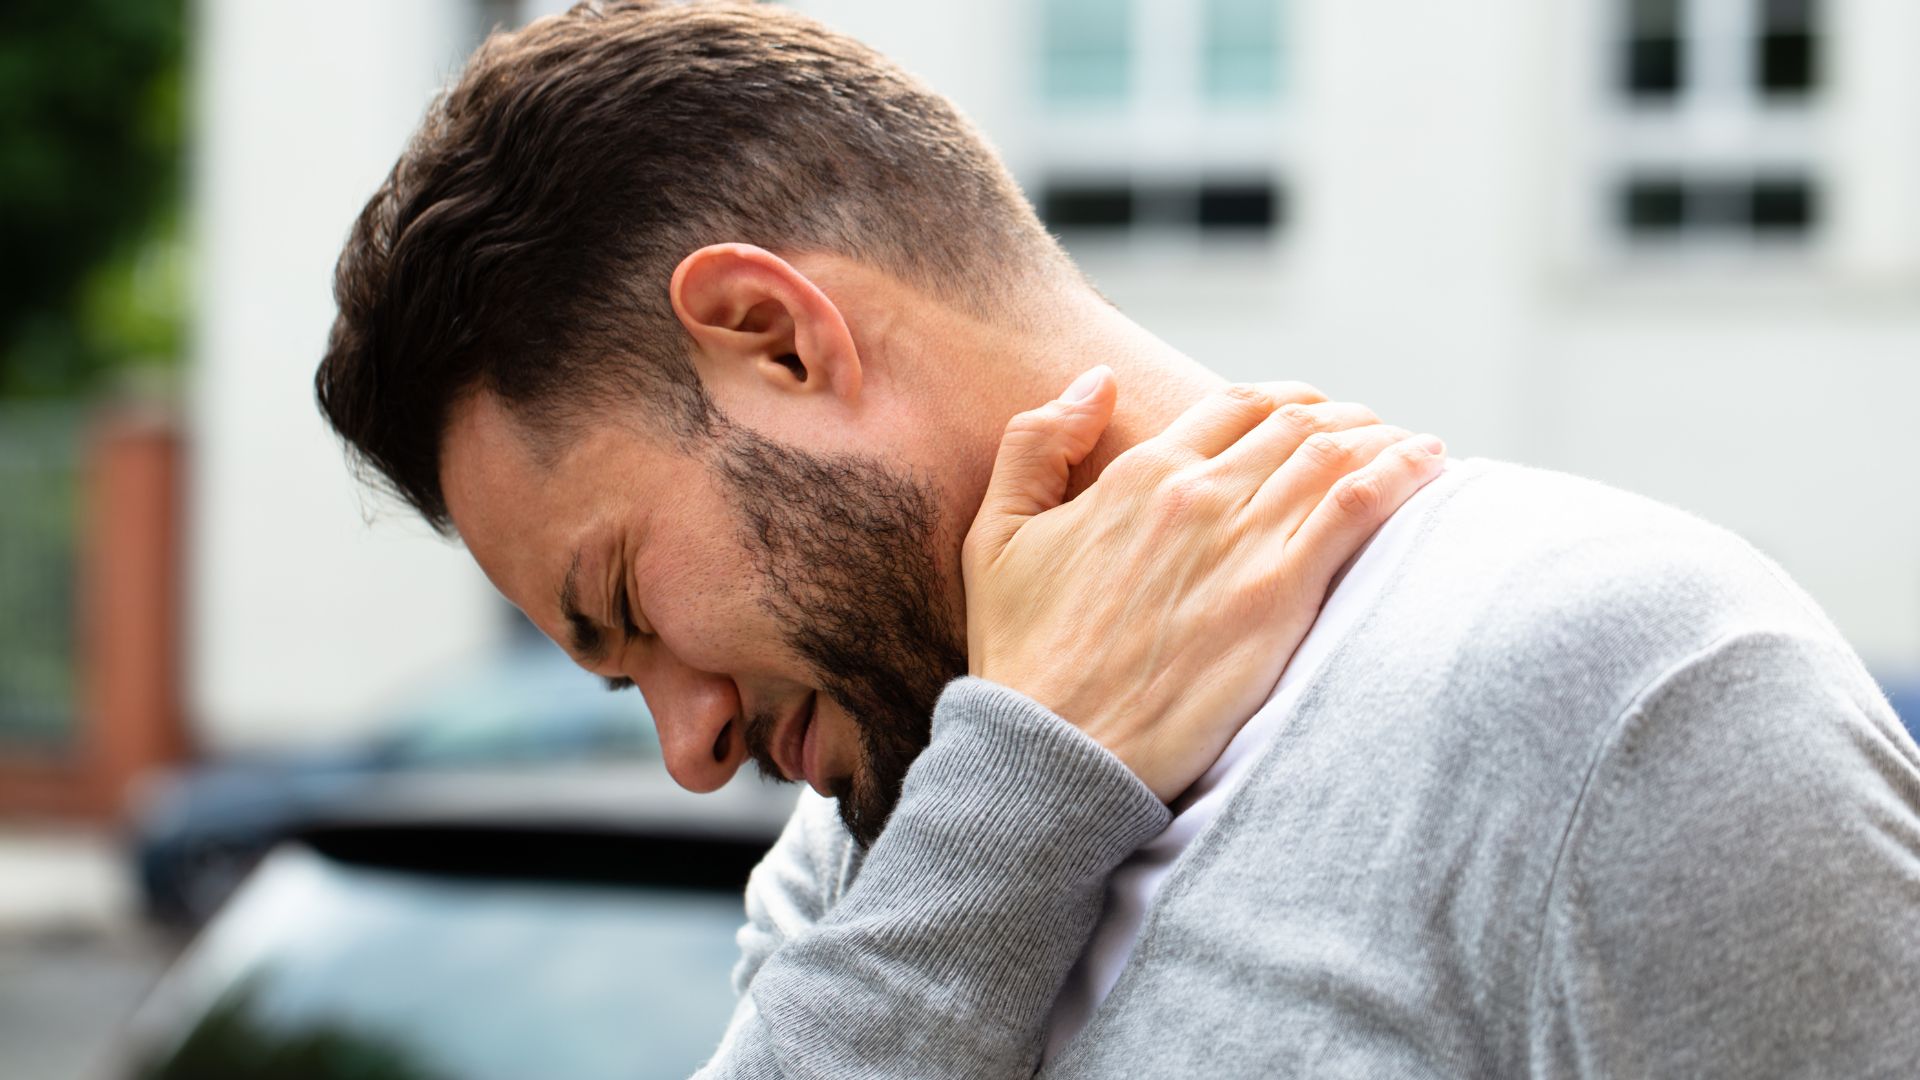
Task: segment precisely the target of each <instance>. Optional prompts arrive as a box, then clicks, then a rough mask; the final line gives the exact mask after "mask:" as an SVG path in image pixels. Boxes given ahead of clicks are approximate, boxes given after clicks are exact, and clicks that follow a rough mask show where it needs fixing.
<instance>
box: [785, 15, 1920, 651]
mask: <svg viewBox="0 0 1920 1080" xmlns="http://www.w3.org/2000/svg"><path fill="white" fill-rule="evenodd" d="M1141 2H1143V3H1146V2H1147V0H1141ZM1597 2H1599V0H1557V2H1556V3H1554V4H1541V3H1538V0H1475V2H1473V3H1470V4H1465V5H1462V4H1408V3H1400V2H1389V0H1290V3H1289V7H1290V9H1291V11H1290V16H1289V20H1288V27H1287V33H1286V35H1285V37H1286V40H1287V41H1288V42H1289V44H1290V46H1291V47H1292V49H1293V52H1292V53H1291V54H1290V55H1289V56H1287V57H1286V59H1285V62H1284V66H1285V68H1286V69H1287V71H1288V73H1289V74H1288V80H1287V82H1288V94H1287V97H1286V99H1285V100H1284V101H1283V103H1282V108H1283V110H1284V112H1285V114H1286V115H1285V123H1286V124H1287V125H1288V128H1289V131H1288V136H1289V142H1290V143H1291V145H1292V147H1293V149H1292V152H1291V153H1290V154H1288V155H1287V158H1286V160H1285V162H1284V164H1285V165H1286V166H1287V171H1286V173H1285V174H1284V175H1285V176H1286V178H1287V179H1288V181H1289V183H1290V185H1291V187H1292V195H1293V204H1294V207H1293V213H1292V215H1291V216H1292V222H1291V224H1290V225H1289V226H1288V227H1287V229H1286V230H1285V231H1284V235H1283V236H1282V238H1281V240H1280V242H1279V244H1278V245H1277V250H1272V251H1261V250H1248V249H1246V248H1244V247H1241V248H1233V249H1203V248H1201V247H1200V246H1198V245H1197V244H1196V243H1192V242H1188V243H1180V242H1177V241H1172V240H1167V239H1164V238H1163V239H1160V240H1156V241H1150V242H1147V243H1141V242H1138V241H1127V242H1104V243H1103V242H1083V243H1081V244H1080V245H1079V246H1078V247H1077V248H1076V251H1075V253H1076V256H1077V257H1078V258H1079V260H1080V262H1081V264H1082V265H1083V266H1084V267H1086V268H1087V269H1088V270H1089V272H1090V273H1091V274H1092V276H1093V277H1094V278H1095V279H1096V280H1097V281H1098V282H1099V283H1100V285H1101V286H1102V288H1103V290H1104V291H1106V292H1107V293H1108V294H1109V295H1110V296H1112V297H1113V298H1114V299H1115V300H1116V301H1117V302H1119V303H1120V304H1121V306H1122V307H1124V308H1125V309H1126V310H1127V311H1128V312H1129V313H1130V314H1132V315H1133V316H1134V317H1135V318H1136V319H1137V320H1138V321H1140V322H1141V323H1143V324H1144V325H1146V326H1148V327H1149V328H1151V329H1153V330H1155V331H1156V332H1157V333H1159V334H1160V335H1161V336H1162V337H1164V338H1166V339H1167V340H1169V341H1170V342H1172V343H1174V344H1175V345H1177V346H1180V347H1182V348H1184V349H1185V350H1186V351H1188V352H1189V353H1191V354H1192V355H1194V356H1196V357H1197V358H1199V359H1201V360H1203V361H1205V362H1206V363H1208V364H1209V365H1211V366H1213V367H1214V368H1215V369H1216V370H1218V371H1220V372H1222V373H1223V374H1225V375H1228V376H1229V377H1232V378H1276V377H1287V378H1305V379H1308V380H1310V381H1312V382H1314V383H1316V384H1318V385H1319V386H1320V387H1321V388H1323V389H1325V390H1327V391H1328V392H1329V393H1332V394H1335V395H1337V396H1341V397H1349V398H1355V399H1358V400H1363V401H1366V402H1367V403H1369V404H1370V405H1372V406H1374V407H1375V408H1376V409H1377V410H1379V411H1380V412H1381V413H1382V414H1384V415H1386V416H1388V417H1389V418H1391V419H1393V420H1395V421H1396V422H1399V423H1402V424H1406V425H1408V426H1412V427H1417V428H1420V429H1426V430H1433V431H1437V432H1439V433H1441V434H1442V435H1444V436H1446V437H1447V439H1448V441H1449V442H1450V443H1451V444H1452V446H1453V447H1454V449H1455V450H1456V451H1457V452H1460V453H1466V454H1477V455H1486V456H1495V457H1503V458H1510V459H1515V460H1520V461H1525V462H1528V463H1532V464H1538V465H1543V466H1548V467H1553V468H1561V469H1566V470H1570V471H1574V472H1579V473H1583V474H1586V475H1589V476H1594V477H1597V478H1599V479H1602V480H1605V481H1608V482H1611V483H1614V484H1618V485H1620V486H1623V487H1626V488H1629V489H1631V490H1634V491H1638V492H1641V493H1644V494H1647V495H1650V496H1653V497H1655V498H1658V499H1661V500H1663V501H1666V502H1669V503H1672V504H1674V505H1678V506H1681V507H1683V508H1686V509H1688V510H1691V511H1693V512H1695V513H1698V514H1701V515H1703V516H1705V517H1707V518H1709V519H1710V520H1713V521H1716V522H1719V523H1721V524H1723V525H1726V526H1728V527H1730V528H1733V529H1734V530H1736V531H1738V532H1740V533H1742V534H1743V535H1746V536H1747V537H1748V538H1750V539H1752V540H1753V541H1754V542H1756V543H1757V544H1758V545H1760V546H1761V547H1762V548H1763V549H1764V550H1766V551H1767V552H1768V553H1769V554H1770V555H1772V556H1773V557H1775V558H1776V559H1778V560H1780V561H1781V562H1782V563H1783V564H1784V565H1785V566H1786V568H1787V569H1788V571H1789V572H1790V573H1792V574H1793V575H1794V577H1795V578H1796V579H1798V580H1799V581H1800V582H1801V583H1802V584H1803V585H1805V586H1806V587H1807V588H1808V589H1809V590H1810V591H1811V592H1812V593H1813V594H1814V596H1815V598H1816V599H1817V600H1819V601H1820V603H1821V604H1822V605H1823V606H1824V607H1825V608H1826V609H1827V610H1828V612H1829V613H1830V614H1831V615H1832V616H1833V617H1834V619H1835V621H1836V622H1837V623H1838V624H1839V625H1840V627H1841V629H1842V631H1843V632H1845V633H1846V634H1847V635H1848V636H1849V638H1850V639H1851V640H1852V641H1853V642H1854V644H1855V646H1856V647H1857V648H1858V649H1859V650H1860V651H1861V652H1862V653H1863V654H1864V655H1865V656H1866V658H1867V659H1868V661H1869V663H1871V664H1873V665H1875V666H1876V667H1877V668H1878V669H1879V670H1881V671H1883V672H1885V673H1886V674H1888V675H1899V676H1909V677H1910V676H1913V675H1916V674H1920V470H1916V469H1915V468H1914V467H1913V466H1912V465H1910V464H1908V463H1909V462H1910V461H1912V460H1913V454H1914V450H1913V447H1914V445H1915V439H1916V436H1920V123H1915V122H1914V117H1916V116H1920V65H1915V64H1913V63H1912V62H1911V59H1912V45H1913V43H1914V42H1916V41H1920V5H1916V4H1912V3H1910V2H1908V0H1836V2H1835V3H1833V4H1832V5H1830V7H1831V9H1832V11H1833V15H1834V18H1833V27H1834V30H1835V34H1836V36H1835V39H1834V40H1833V42H1832V52H1831V54H1830V60H1831V65H1832V66H1831V69H1830V70H1832V71H1833V72H1834V73H1836V74H1837V76H1838V82H1837V84H1836V85H1834V86H1833V87H1832V88H1831V90H1830V92H1829V95H1828V99H1827V105H1826V110H1827V118H1826V122H1825V126H1824V128H1823V130H1824V131H1825V132H1826V133H1827V135H1826V141H1825V142H1824V144H1823V145H1822V146H1821V147H1820V151H1821V153H1822V155H1823V160H1824V162H1825V166H1826V178H1827V180H1828V182H1829V185H1830V187H1829V191H1830V194H1829V198H1830V201H1831V205H1832V206H1833V208H1834V213H1835V216H1834V220H1833V222H1832V226H1831V229H1830V231H1829V234H1828V238H1827V240H1826V242H1825V243H1824V244H1823V245H1822V246H1821V247H1820V248H1819V250H1818V251H1817V252H1816V254H1815V255H1814V257H1813V258H1812V259H1811V264H1810V265H1808V266H1804V267H1801V268H1800V269H1798V270H1789V271H1788V272H1786V273H1784V274H1782V273H1780V272H1779V268H1778V267H1777V266H1776V267H1773V268H1771V269H1769V268H1764V267H1762V266H1761V265H1759V264H1758V263H1755V264H1753V265H1747V264H1746V263H1743V262H1742V261H1741V260H1740V259H1738V258H1734V259H1730V260H1724V261H1722V262H1720V263H1717V264H1713V265H1710V266H1708V267H1706V268H1704V269H1698V270H1696V271H1694V272H1687V271H1684V270H1682V271H1661V272H1658V273H1655V272H1651V271H1650V270H1649V269H1648V268H1645V267H1641V266H1638V265H1635V264H1633V263H1631V262H1628V263H1625V264H1622V263H1619V262H1616V261H1611V260H1608V259H1605V258H1603V257H1602V256H1603V254H1604V253H1602V252H1589V251H1582V250H1580V249H1579V248H1578V247H1577V246H1576V247H1574V248H1573V249H1572V250H1569V246H1568V244H1567V242H1566V241H1567V238H1568V237H1570V236H1573V237H1577V236H1579V235H1580V234H1581V233H1582V229H1581V228H1578V227H1574V226H1575V225H1576V223H1575V222H1573V221H1572V220H1570V218H1569V215H1572V214H1577V213H1585V212H1590V206H1589V205H1587V204H1585V203H1583V202H1582V200H1584V199H1587V198H1590V197H1591V192H1592V191H1593V188H1594V184H1593V182H1592V181H1593V178H1592V177H1590V176H1583V175H1580V174H1579V173H1578V172H1577V168H1578V164H1579V162H1580V160H1581V158H1580V157H1579V151H1580V150H1581V148H1582V142H1583V140H1582V138H1581V130H1580V129H1581V125H1583V124H1587V123H1591V122H1592V120H1593V117H1592V116H1591V114H1589V113H1587V112H1585V111H1583V110H1585V109H1588V108H1590V107H1591V105H1592V101H1593V95H1592V94H1591V93H1589V92H1587V91H1586V90H1585V89H1584V88H1582V87H1580V86H1576V85H1574V84H1573V83H1572V82H1570V80H1572V79H1574V78H1576V77H1579V76H1582V75H1590V74H1592V68H1593V65H1592V62H1591V61H1592V56H1591V54H1590V52H1588V50H1592V49H1594V48H1595V45H1594V42H1593V41H1592V38H1591V33H1590V29H1591V26H1592V25H1593V24H1592V22H1591V21H1589V20H1586V19H1581V18H1575V17H1573V16H1574V15H1576V14H1577V13H1578V12H1579V8H1578V5H1579V4H1582V3H1597ZM803 6H804V7H805V8H806V9H807V10H809V11H810V12H813V13H815V14H817V15H819V16H820V17H822V18H823V19H824V20H826V21H827V22H829V23H831V24H833V25H835V26H838V27H840V28H842V29H845V30H847V31H849V32H851V33H854V34H855V35H857V36H863V37H867V38H870V39H871V40H873V41H875V42H876V43H877V44H880V45H882V47H885V48H889V49H890V50H891V51H892V52H893V54H894V55H895V56H896V58H897V59H898V60H900V61H901V62H902V63H903V64H904V65H905V66H907V67H908V68H910V69H913V70H915V71H917V72H919V73H920V74H922V75H923V76H924V77H926V78H927V79H928V80H929V81H931V82H932V83H933V84H934V85H935V86H936V87H937V88H939V89H941V90H943V91H945V92H947V93H949V94H951V95H953V96H954V97H955V98H956V99H958V100H960V101H962V102H966V101H970V100H987V101H991V102H993V103H994V105H993V108H992V109H991V110H990V111H984V112H981V113H978V114H977V118H978V119H979V120H980V121H981V123H982V126H983V127H985V128H986V130H987V133H988V135H989V137H990V138H992V139H993V140H994V141H995V142H996V143H998V144H1000V145H1001V146H1003V147H1004V148H1006V149H1007V151H1008V158H1009V160H1010V162H1011V163H1012V164H1013V165H1014V167H1015V170H1016V172H1017V173H1019V174H1020V175H1021V176H1022V178H1023V180H1024V181H1026V182H1028V183H1030V184H1031V183H1033V182H1036V181H1037V180H1038V179H1039V177H1040V176H1041V175H1042V174H1043V172H1044V168H1045V165H1046V163H1047V152H1048V148H1047V147H1046V146H1044V145H1036V138H1035V134H1034V133H1035V132H1036V131H1037V130H1040V129H1041V128H1042V127H1043V126H1044V125H1043V124H1042V123H1041V122H1040V121H1039V120H1038V119H1036V114H1037V112H1038V111H1039V109H1040V108H1041V105H1040V103H1039V101H1038V99H1037V97H1030V99H1029V100H1028V101H1027V102H1026V103H1025V104H1024V106H1023V105H1021V104H1020V103H1018V102H1015V103H1012V104H1009V103H1008V102H1006V101H1005V93H1006V90H1007V88H1009V87H1021V86H1030V85H1031V82H1030V79H1031V76H1030V74H1029V72H1028V71H1027V70H1025V69H1026V68H1027V67H1029V66H1030V65H1031V64H1032V63H1033V62H1034V59H1033V58H1034V57H1035V56H1036V55H1037V54H1038V48H1037V44H1036V43H1035V42H1034V41H1033V39H1032V37H1031V35H1032V34H1033V32H1034V28H1035V26H1036V25H1037V20H1036V19H1033V18H1031V17H1029V14H1028V13H1029V10H1030V5H1028V4H1025V3H1023V2H1022V0H977V2H976V3H975V4H972V5H968V10H969V13H970V14H972V15H974V16H975V17H978V18H980V19H982V20H983V21H984V22H985V23H986V24H987V25H990V26H992V27H994V28H996V31H997V33H999V34H1005V35H1008V36H994V37H992V38H990V39H987V40H980V39H979V38H977V37H975V36H972V35H969V34H967V33H965V32H963V31H953V32H948V31H946V30H942V31H941V32H939V33H934V34H922V35H915V34H912V33H909V32H906V31H905V30H903V29H902V28H901V24H903V23H906V22H908V21H910V20H912V19H914V18H917V17H918V15H919V12H920V11H921V10H922V6H921V5H900V4H895V3H889V2H886V0H814V2H811V3H807V4H804V5H803ZM1055 164H1056V165H1057V164H1059V162H1057V161H1056V162H1055Z"/></svg>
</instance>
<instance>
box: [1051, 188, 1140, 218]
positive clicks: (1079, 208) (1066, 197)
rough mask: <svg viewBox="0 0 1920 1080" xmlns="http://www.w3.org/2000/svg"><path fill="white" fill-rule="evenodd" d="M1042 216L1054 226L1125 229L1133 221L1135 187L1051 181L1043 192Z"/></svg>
mask: <svg viewBox="0 0 1920 1080" xmlns="http://www.w3.org/2000/svg"><path fill="white" fill-rule="evenodd" d="M1040 216H1041V218H1042V219H1043V220H1045V221H1046V223H1047V225H1048V227H1049V228H1053V229H1123V228H1126V227H1127V226H1128V225H1131V224H1133V217H1134V198H1133V189H1132V188H1131V187H1129V186H1127V185H1126V184H1051V185H1048V186H1047V187H1046V188H1045V189H1044V190H1043V191H1042V193H1041V196H1040Z"/></svg>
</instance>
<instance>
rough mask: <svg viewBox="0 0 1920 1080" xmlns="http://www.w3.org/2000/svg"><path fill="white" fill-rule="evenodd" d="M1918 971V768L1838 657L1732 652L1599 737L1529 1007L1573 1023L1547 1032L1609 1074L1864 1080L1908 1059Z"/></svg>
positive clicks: (1749, 640) (1760, 637)
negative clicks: (1565, 1037)
mask: <svg viewBox="0 0 1920 1080" xmlns="http://www.w3.org/2000/svg"><path fill="white" fill-rule="evenodd" d="M1914 955H1920V750H1916V748H1915V747H1914V744H1913V742H1912V740H1911V739H1910V738H1908V737H1907V735H1906V734H1905V732H1904V730H1903V729H1902V728H1901V726H1900V724H1899V721H1898V720H1897V719H1896V718H1895V717H1894V716H1893V713H1892V710H1891V709H1890V708H1889V707H1888V706H1887V704H1886V701H1885V699H1884V698H1883V697H1881V696H1880V694H1879V692H1878V690H1877V688H1875V687H1874V686H1873V684H1872V682H1871V680H1869V679H1867V678H1866V677H1865V673H1864V672H1863V671H1861V670H1860V669H1859V666H1858V664H1857V662H1855V661H1853V659H1852V657H1851V655H1850V654H1849V653H1847V652H1846V651H1845V650H1844V647H1839V648H1836V645H1835V643H1834V642H1831V641H1829V640H1826V639H1824V638H1822V637H1810V636H1807V635H1804V634H1798V633H1790V632H1781V631H1775V630H1750V631H1741V632H1737V633H1734V634H1731V635H1728V636H1726V637H1725V638H1723V639H1721V640H1718V641H1715V642H1713V643H1711V644H1709V645H1708V646H1706V647H1705V648H1703V649H1701V650H1699V651H1698V652H1696V653H1695V654H1694V655H1693V656H1690V657H1688V658H1686V659H1685V660H1684V661H1682V662H1681V663H1679V664H1677V665H1675V666H1674V667H1673V668H1671V669H1670V670H1669V671H1667V672H1666V673H1664V674H1663V675H1662V676H1661V677H1660V678H1659V679H1657V680H1655V682H1654V683H1652V684H1651V685H1649V686H1648V687H1646V688H1645V690H1644V691H1643V693H1642V694H1640V695H1639V697H1638V698H1637V700H1635V701H1634V702H1633V703H1632V705H1631V706H1630V707H1629V708H1628V709H1627V710H1626V711H1625V712H1624V713H1623V714H1622V715H1621V716H1620V718H1619V720H1618V722H1617V723H1616V724H1615V725H1614V726H1613V728H1612V730H1611V731H1610V732H1609V734H1608V738H1607V740H1606V742H1605V744H1604V746H1603V748H1602V750H1601V752H1600V753H1599V754H1598V755H1597V757H1596V759H1595V761H1594V764H1593V768H1592V770H1591V772H1590V774H1589V777H1588V780H1587V783H1586V787H1585V791H1584V792H1583V793H1582V795H1581V798H1580V802H1579V806H1578V810H1577V812H1576V813H1575V815H1574V817H1573V820H1572V821H1571V823H1570V824H1569V826H1568V829H1567V832H1566V836H1565V840H1564V843H1563V845H1562V850H1561V855H1560V859H1559V864H1558V866H1557V868H1556V870H1555V871H1554V884H1553V887H1552V892H1551V902H1550V907H1549V919H1548V922H1547V927H1546V936H1545V938H1544V940H1543V948H1542V953H1541V967H1540V969H1539V971H1540V978H1541V982H1540V984H1539V985H1540V988H1541V990H1542V991H1543V994H1544V996H1540V997H1536V1005H1543V1004H1544V1003H1546V1002H1554V1003H1557V1006H1558V1007H1559V1008H1560V1009H1562V1010H1572V1011H1573V1012H1574V1013H1576V1014H1578V1015H1577V1018H1576V1019H1573V1020H1568V1018H1567V1017H1566V1016H1564V1015H1562V1016H1558V1017H1557V1018H1555V1019H1554V1020H1552V1021H1550V1023H1551V1024H1562V1022H1563V1021H1564V1022H1566V1023H1570V1024H1572V1025H1574V1026H1577V1027H1580V1028H1582V1029H1584V1030H1585V1031H1586V1032H1587V1034H1588V1036H1589V1037H1590V1038H1592V1039H1593V1040H1594V1041H1593V1042H1592V1043H1591V1044H1590V1045H1589V1046H1588V1047H1587V1049H1588V1050H1595V1051H1603V1052H1604V1053H1605V1054H1606V1055H1610V1056H1612V1061H1611V1067H1603V1068H1601V1069H1600V1071H1602V1072H1627V1073H1632V1072H1637V1071H1640V1070H1639V1069H1637V1068H1635V1067H1634V1064H1633V1059H1632V1057H1631V1055H1633V1054H1636V1053H1642V1052H1647V1053H1652V1054H1654V1055H1655V1056H1654V1058H1653V1059H1651V1060H1666V1061H1668V1062H1669V1063H1673V1062H1676V1061H1679V1060H1681V1059H1680V1058H1678V1057H1673V1056H1671V1055H1675V1054H1685V1055H1693V1054H1701V1053H1703V1054H1705V1055H1706V1056H1705V1058H1704V1059H1703V1065H1704V1064H1705V1063H1707V1062H1717V1063H1718V1064H1715V1065H1713V1066H1712V1067H1708V1068H1706V1070H1705V1071H1707V1072H1709V1073H1714V1074H1725V1075H1739V1074H1743V1073H1744V1074H1749V1075H1751V1074H1755V1073H1768V1074H1773V1075H1782V1074H1797V1072H1798V1070H1797V1069H1795V1068H1786V1067H1785V1066H1786V1063H1788V1062H1798V1063H1800V1065H1801V1066H1804V1067H1806V1068H1808V1069H1809V1070H1812V1071H1813V1072H1824V1071H1825V1070H1826V1069H1828V1068H1832V1070H1833V1074H1836V1075H1869V1074H1877V1071H1878V1070H1879V1069H1883V1068H1887V1067H1889V1064H1890V1062H1892V1061H1895V1060H1901V1058H1900V1055H1903V1054H1904V1055H1909V1056H1908V1057H1906V1058H1904V1060H1908V1061H1910V1060H1911V1057H1910V1055H1911V1054H1913V1053H1916V1052H1920V1034H1916V1033H1915V1032H1914V1031H1913V1030H1912V1025H1911V1023H1910V1022H1909V1018H1910V1017H1911V1016H1912V1015H1913V1012H1914V1010H1915V1009H1920V969H1915V968H1913V966H1912V965H1911V964H1909V963H1907V962H1906V960H1905V959H1904V958H1908V957H1912V956H1914ZM1896 958H1898V959H1896ZM1805 1002H1818V1003H1821V1007H1819V1008H1815V1009H1807V1008H1805V1007H1804V1003H1805ZM1836 1002H1845V1003H1846V1007H1845V1008H1839V1007H1837V1006H1835V1005H1834V1004H1833V1003H1836ZM1619 1055H1628V1056H1627V1057H1621V1056H1619ZM1888 1055H1892V1056H1891V1057H1890V1056H1888ZM1741 1063H1744V1064H1741ZM1841 1063H1846V1064H1845V1065H1844V1067H1843V1065H1842V1064H1841ZM1600 1064H1604V1063H1600ZM1683 1071H1685V1070H1683ZM1808 1074H1809V1075H1811V1074H1812V1072H1809V1073H1808Z"/></svg>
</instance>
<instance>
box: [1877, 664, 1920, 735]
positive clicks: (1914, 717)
mask: <svg viewBox="0 0 1920 1080" xmlns="http://www.w3.org/2000/svg"><path fill="white" fill-rule="evenodd" d="M1881 687H1882V688H1883V689H1885V690H1886V692H1887V700H1889V701H1891V702H1893V711H1894V712H1896V713H1898V714H1899V715H1900V719H1901V721H1902V722H1903V723H1905V724H1906V725H1907V730H1908V731H1909V732H1911V733H1912V735H1913V740H1914V741H1915V742H1920V678H1916V679H1912V680H1909V681H1906V682H1899V681H1890V680H1884V679H1883V680H1881Z"/></svg>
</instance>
